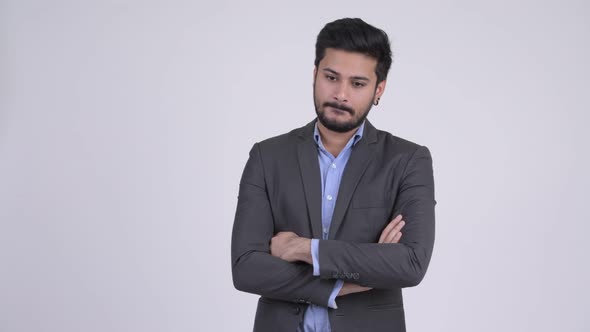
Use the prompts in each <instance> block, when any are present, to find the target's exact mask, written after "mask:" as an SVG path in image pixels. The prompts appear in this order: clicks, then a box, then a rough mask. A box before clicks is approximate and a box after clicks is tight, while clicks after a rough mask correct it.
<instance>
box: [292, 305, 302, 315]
mask: <svg viewBox="0 0 590 332" xmlns="http://www.w3.org/2000/svg"><path fill="white" fill-rule="evenodd" d="M300 312H301V308H299V306H298V305H296V306H293V314H295V315H299V313H300Z"/></svg>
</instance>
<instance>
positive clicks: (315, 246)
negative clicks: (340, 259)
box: [311, 239, 320, 277]
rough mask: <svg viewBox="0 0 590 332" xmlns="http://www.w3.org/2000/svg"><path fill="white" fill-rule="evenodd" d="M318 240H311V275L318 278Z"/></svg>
mask: <svg viewBox="0 0 590 332" xmlns="http://www.w3.org/2000/svg"><path fill="white" fill-rule="evenodd" d="M319 248H320V240H318V239H311V261H312V264H313V275H314V277H318V276H319V275H320V258H319V257H320V255H319V250H320V249H319Z"/></svg>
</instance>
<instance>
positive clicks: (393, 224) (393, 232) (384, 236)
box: [378, 214, 406, 243]
mask: <svg viewBox="0 0 590 332" xmlns="http://www.w3.org/2000/svg"><path fill="white" fill-rule="evenodd" d="M405 224H406V222H405V221H403V220H402V215H401V214H398V215H397V217H395V218H394V219H393V220H392V221H390V222H389V224H387V226H385V228H384V229H383V231H382V232H381V236H380V237H379V242H378V243H398V242H399V239H401V237H402V232H401V229H402V227H404V225H405Z"/></svg>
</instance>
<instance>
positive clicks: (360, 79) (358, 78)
mask: <svg viewBox="0 0 590 332" xmlns="http://www.w3.org/2000/svg"><path fill="white" fill-rule="evenodd" d="M322 71H327V72H329V73H332V74H334V75H336V76H340V73H339V72H337V71H335V70H334V69H332V68H324V69H322ZM350 79H352V80H357V81H367V82H370V81H371V79H370V78H368V77H364V76H351V77H350Z"/></svg>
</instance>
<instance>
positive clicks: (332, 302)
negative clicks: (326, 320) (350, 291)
mask: <svg viewBox="0 0 590 332" xmlns="http://www.w3.org/2000/svg"><path fill="white" fill-rule="evenodd" d="M343 285H344V280H342V279H338V280H336V284H335V285H334V289H333V290H332V294H330V299H329V300H328V307H330V308H332V309H338V306H337V305H336V296H338V293H340V290H341V289H342V286H343Z"/></svg>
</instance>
